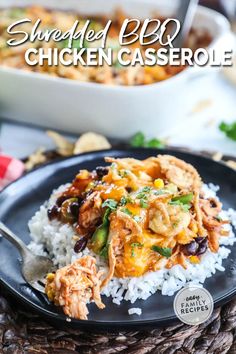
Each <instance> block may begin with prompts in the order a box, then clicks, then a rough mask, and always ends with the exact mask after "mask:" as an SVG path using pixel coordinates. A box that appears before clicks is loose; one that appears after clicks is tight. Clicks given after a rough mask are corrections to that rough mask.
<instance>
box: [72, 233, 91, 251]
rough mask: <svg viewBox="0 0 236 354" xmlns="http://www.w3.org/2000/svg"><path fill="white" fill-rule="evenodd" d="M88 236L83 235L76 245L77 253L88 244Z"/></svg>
mask: <svg viewBox="0 0 236 354" xmlns="http://www.w3.org/2000/svg"><path fill="white" fill-rule="evenodd" d="M87 242H88V238H87V237H85V236H83V237H81V238H80V239H79V240H78V241H77V242H76V244H75V246H74V251H75V252H76V253H79V252H82V251H83V250H84V249H85V247H86V246H87Z"/></svg>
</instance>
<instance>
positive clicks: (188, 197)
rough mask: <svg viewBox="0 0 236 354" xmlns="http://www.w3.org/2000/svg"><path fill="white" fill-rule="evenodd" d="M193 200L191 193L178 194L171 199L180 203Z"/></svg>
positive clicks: (187, 202)
mask: <svg viewBox="0 0 236 354" xmlns="http://www.w3.org/2000/svg"><path fill="white" fill-rule="evenodd" d="M192 200H193V193H189V194H185V195H180V196H178V197H174V198H172V199H171V201H172V202H180V203H181V204H189V203H191V201H192Z"/></svg>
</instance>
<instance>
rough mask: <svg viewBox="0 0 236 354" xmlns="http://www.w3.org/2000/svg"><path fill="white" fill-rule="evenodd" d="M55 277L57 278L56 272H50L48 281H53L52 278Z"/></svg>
mask: <svg viewBox="0 0 236 354" xmlns="http://www.w3.org/2000/svg"><path fill="white" fill-rule="evenodd" d="M54 278H55V274H54V273H48V275H47V280H48V281H52V280H54Z"/></svg>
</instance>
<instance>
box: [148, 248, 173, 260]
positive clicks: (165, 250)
mask: <svg viewBox="0 0 236 354" xmlns="http://www.w3.org/2000/svg"><path fill="white" fill-rule="evenodd" d="M152 250H153V251H155V252H157V253H159V254H160V255H162V256H163V257H166V258H170V257H171V255H172V249H171V248H169V247H159V246H152Z"/></svg>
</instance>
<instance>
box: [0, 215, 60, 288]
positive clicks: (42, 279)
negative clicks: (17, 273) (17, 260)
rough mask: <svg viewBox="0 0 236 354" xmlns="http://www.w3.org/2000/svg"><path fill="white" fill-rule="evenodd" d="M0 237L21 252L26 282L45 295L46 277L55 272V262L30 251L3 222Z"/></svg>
mask: <svg viewBox="0 0 236 354" xmlns="http://www.w3.org/2000/svg"><path fill="white" fill-rule="evenodd" d="M0 235H2V236H3V237H4V238H6V239H7V240H8V241H10V242H11V243H12V244H13V245H14V246H16V247H17V249H18V251H19V252H20V254H21V258H22V263H21V273H22V275H23V277H24V279H25V281H26V282H27V283H28V284H30V285H31V286H32V288H34V289H36V290H38V291H40V292H42V293H45V283H46V275H47V273H50V272H53V271H54V270H55V267H54V265H53V262H52V261H51V260H50V259H49V258H47V257H43V256H36V255H35V254H34V253H33V252H31V251H30V250H29V248H28V247H27V246H26V245H25V244H24V242H23V241H22V240H21V239H20V238H19V237H18V236H16V235H15V234H14V233H13V232H12V231H11V230H9V229H8V227H7V226H6V225H4V224H3V223H2V222H0Z"/></svg>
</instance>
